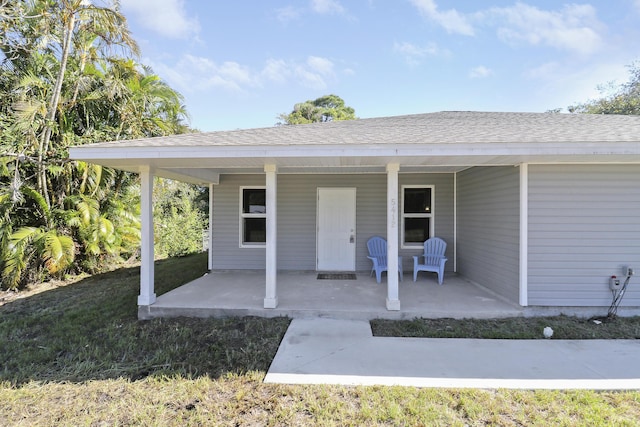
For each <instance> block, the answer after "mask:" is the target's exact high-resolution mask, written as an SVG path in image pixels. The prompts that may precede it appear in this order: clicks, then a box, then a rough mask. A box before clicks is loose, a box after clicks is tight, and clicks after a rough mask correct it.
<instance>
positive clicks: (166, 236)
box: [153, 178, 206, 257]
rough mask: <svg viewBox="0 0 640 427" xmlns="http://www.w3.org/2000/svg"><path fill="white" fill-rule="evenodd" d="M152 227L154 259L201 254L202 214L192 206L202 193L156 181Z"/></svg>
mask: <svg viewBox="0 0 640 427" xmlns="http://www.w3.org/2000/svg"><path fill="white" fill-rule="evenodd" d="M153 191H154V194H153V199H154V211H153V224H154V228H155V236H156V238H157V243H156V245H155V251H156V252H155V253H156V256H157V257H166V256H169V257H174V256H183V255H187V254H190V253H194V252H200V251H202V232H203V230H204V229H205V228H206V220H205V215H204V212H203V211H202V210H200V209H198V206H196V202H195V201H196V199H197V198H198V197H199V195H200V194H201V193H202V190H201V189H199V188H196V187H194V186H191V185H189V184H185V183H181V182H177V181H172V180H166V179H160V178H158V179H156V182H155V184H154V189H153Z"/></svg>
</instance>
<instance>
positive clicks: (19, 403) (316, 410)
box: [0, 255, 640, 426]
mask: <svg viewBox="0 0 640 427" xmlns="http://www.w3.org/2000/svg"><path fill="white" fill-rule="evenodd" d="M205 268H206V257H205V256H204V255H194V256H189V257H185V258H178V259H168V260H163V261H159V262H158V263H157V267H156V269H157V270H156V291H157V292H158V293H159V294H161V293H163V292H166V291H168V290H170V289H172V288H174V287H176V286H178V285H180V284H182V283H184V282H186V281H188V280H190V279H192V278H195V277H198V276H200V275H201V274H203V272H204V270H205ZM138 280H139V269H138V268H137V267H133V268H121V269H118V270H115V271H113V272H110V273H105V274H102V275H97V276H92V277H86V278H82V279H81V280H78V281H76V282H74V283H59V284H57V286H51V285H49V286H42V287H39V288H37V289H36V290H42V289H46V291H44V292H39V293H38V292H31V293H29V294H24V295H26V296H23V297H22V298H17V299H16V298H11V297H9V296H7V295H4V297H3V298H4V302H3V305H1V306H0V360H1V361H2V366H1V368H0V425H3V426H4V425H7V426H10V425H24V426H34V425H42V426H52V425H56V426H65V425H69V426H71V425H73V426H75V425H96V426H102V425H105V426H111V425H116V426H117V425H162V426H165V425H166V426H183V425H223V426H228V425H229V426H262V425H274V426H280V425H282V426H285V425H286V426H291V425H340V426H342V425H358V426H359V425H447V426H448V425H454V426H455V425H458V426H465V425H470V426H476V425H477V426H480V425H507V426H508V425H513V426H519V425H541V424H545V425H571V426H574V425H585V426H587V425H588V426H597V425H629V426H631V425H638V421H637V420H638V419H640V392H595V391H528V390H522V391H518V390H456V389H416V388H409V387H341V386H293V385H292V386H287V385H274V384H263V383H262V379H263V377H264V375H265V373H266V371H267V369H268V367H269V364H270V362H271V359H272V358H273V356H274V354H275V352H276V350H277V347H278V344H279V342H280V340H281V339H282V336H283V335H284V332H285V331H286V328H287V326H288V324H289V319H286V318H276V319H260V318H254V317H250V318H229V319H186V318H178V319H155V320H150V321H138V320H137V317H136V314H137V307H136V300H137V294H138ZM600 326H602V325H600ZM533 327H535V329H536V330H537V329H538V327H539V325H537V324H535V325H533ZM445 328H446V327H445ZM451 328H454V329H457V326H451ZM394 333H396V332H394Z"/></svg>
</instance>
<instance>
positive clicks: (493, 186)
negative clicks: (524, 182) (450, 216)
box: [457, 166, 520, 303]
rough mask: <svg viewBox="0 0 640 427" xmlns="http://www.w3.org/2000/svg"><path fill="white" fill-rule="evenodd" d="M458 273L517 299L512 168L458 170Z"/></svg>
mask: <svg viewBox="0 0 640 427" xmlns="http://www.w3.org/2000/svg"><path fill="white" fill-rule="evenodd" d="M457 186H458V191H457V198H458V235H457V238H458V251H457V255H458V272H459V273H460V274H462V275H463V276H465V277H467V278H468V279H470V280H472V281H474V282H476V283H478V284H480V285H482V286H485V287H486V288H488V289H491V290H492V291H494V292H496V293H497V294H499V295H501V296H503V297H505V298H507V299H509V300H510V301H513V302H516V303H517V302H518V298H519V271H520V265H519V242H520V202H519V200H520V196H519V194H520V176H519V169H518V168H516V167H511V166H509V167H474V168H470V169H467V170H465V171H463V172H460V173H458V177H457Z"/></svg>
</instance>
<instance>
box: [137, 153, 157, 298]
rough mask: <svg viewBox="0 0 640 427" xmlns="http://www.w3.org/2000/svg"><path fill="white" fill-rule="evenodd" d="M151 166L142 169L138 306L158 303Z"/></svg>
mask: <svg viewBox="0 0 640 427" xmlns="http://www.w3.org/2000/svg"><path fill="white" fill-rule="evenodd" d="M151 172H152V171H151V168H150V167H149V166H142V167H141V168H140V228H141V230H140V231H141V242H140V295H139V296H138V305H140V306H142V305H151V304H153V303H154V302H155V301H156V294H155V292H154V284H153V281H154V265H153V262H154V259H153V249H154V248H153V174H152V173H151Z"/></svg>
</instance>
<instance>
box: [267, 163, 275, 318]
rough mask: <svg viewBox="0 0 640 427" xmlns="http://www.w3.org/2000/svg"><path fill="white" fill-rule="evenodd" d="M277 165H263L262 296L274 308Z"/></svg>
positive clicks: (269, 306) (268, 305)
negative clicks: (263, 293) (264, 174)
mask: <svg viewBox="0 0 640 427" xmlns="http://www.w3.org/2000/svg"><path fill="white" fill-rule="evenodd" d="M277 170H278V169H277V167H276V165H264V171H265V172H266V174H267V176H266V187H267V188H266V190H265V196H266V204H267V220H266V221H267V245H266V246H267V247H266V254H265V255H266V257H265V258H266V265H265V281H266V295H265V297H264V308H276V307H277V306H278V296H277V292H276V276H277V271H278V266H277V254H278V251H277V240H278V229H277V222H278V216H277V203H276V199H277V197H276V195H277V186H278V182H277V175H276V172H277Z"/></svg>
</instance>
